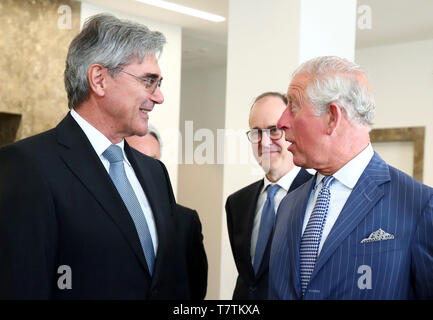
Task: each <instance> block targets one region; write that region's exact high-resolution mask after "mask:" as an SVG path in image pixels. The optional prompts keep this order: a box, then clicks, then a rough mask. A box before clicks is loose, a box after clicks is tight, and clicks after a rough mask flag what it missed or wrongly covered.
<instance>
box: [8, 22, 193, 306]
mask: <svg viewBox="0 0 433 320" xmlns="http://www.w3.org/2000/svg"><path fill="white" fill-rule="evenodd" d="M164 44H165V37H164V36H163V35H162V34H161V33H159V32H156V31H150V30H149V29H148V28H147V27H145V26H143V25H140V24H136V23H132V22H128V21H122V20H119V19H117V18H115V17H113V16H110V15H104V14H103V15H96V16H94V17H92V18H90V19H89V20H88V21H87V22H86V23H85V25H84V27H83V30H82V31H81V32H80V33H79V34H78V35H77V36H76V37H75V39H74V40H73V41H72V43H71V45H70V47H69V51H68V56H67V60H66V70H65V74H64V80H65V86H66V91H67V94H68V104H69V108H70V109H71V110H70V113H68V115H67V116H66V117H65V118H64V119H63V120H62V121H61V122H60V123H59V125H58V126H57V127H56V128H54V129H52V130H49V131H47V132H44V133H42V134H39V135H36V136H33V137H30V138H27V139H25V140H22V141H19V142H17V143H14V144H12V145H9V146H6V147H4V148H2V149H0V298H2V299H189V298H190V296H189V289H188V283H187V282H188V280H187V279H188V276H187V265H186V263H185V257H184V255H185V254H186V253H185V252H186V251H187V248H186V246H187V242H188V240H187V239H186V238H185V237H181V236H180V231H179V230H178V228H177V227H176V220H175V215H176V207H175V206H176V203H175V199H174V196H173V192H172V188H171V184H170V180H169V177H168V174H167V170H166V168H165V166H164V165H163V164H162V163H161V162H159V161H157V160H154V159H152V158H150V157H147V156H145V155H143V154H141V153H140V152H138V151H136V150H134V149H132V148H130V147H129V146H128V144H127V143H126V142H125V141H124V137H127V136H131V135H145V134H146V132H147V121H148V117H149V115H148V113H149V112H150V111H152V109H153V108H154V107H155V105H157V104H160V103H162V102H163V100H164V98H163V95H162V93H161V90H160V84H161V80H162V76H161V70H160V68H159V66H158V60H157V57H158V54H159V53H160V52H161V50H162V47H163V45H164ZM65 278H67V279H68V280H65V281H64V279H65Z"/></svg>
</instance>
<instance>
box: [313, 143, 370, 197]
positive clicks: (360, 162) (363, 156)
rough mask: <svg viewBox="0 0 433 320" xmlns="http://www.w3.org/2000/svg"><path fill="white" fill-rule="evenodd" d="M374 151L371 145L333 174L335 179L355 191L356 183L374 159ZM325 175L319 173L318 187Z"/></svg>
mask: <svg viewBox="0 0 433 320" xmlns="http://www.w3.org/2000/svg"><path fill="white" fill-rule="evenodd" d="M373 155H374V151H373V147H372V146H371V143H369V144H368V146H367V147H366V148H365V149H364V150H362V151H361V152H360V153H359V154H358V155H357V156H356V157H355V158H353V159H352V160H350V161H349V162H348V163H346V164H345V165H344V166H343V167H342V168H340V170H338V171H337V172H336V173H334V174H333V176H334V178H335V179H337V180H338V181H339V182H341V183H342V184H344V185H345V186H346V187H348V188H349V189H353V187H355V185H356V183H357V182H358V180H359V177H361V174H362V173H363V172H364V170H365V168H366V167H367V165H368V163H369V162H370V160H371V158H373ZM323 177H324V175H323V174H320V173H317V179H316V186H315V187H317V185H318V184H319V183H320V182H321V181H322V179H323Z"/></svg>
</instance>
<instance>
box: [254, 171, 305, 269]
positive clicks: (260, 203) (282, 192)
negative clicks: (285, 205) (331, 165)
mask: <svg viewBox="0 0 433 320" xmlns="http://www.w3.org/2000/svg"><path fill="white" fill-rule="evenodd" d="M299 170H301V168H300V167H296V166H294V167H293V169H292V170H290V171H289V172H288V173H286V174H285V175H284V176H282V177H281V178H280V180H278V181H277V182H271V181H269V179H268V178H267V177H266V176H265V178H264V184H263V188H262V190H261V191H260V195H259V198H258V199H257V206H256V212H255V215H254V224H253V231H252V234H251V263H253V264H254V255H255V253H256V245H257V240H258V238H259V229H260V221H261V220H262V211H263V207H264V206H265V202H266V198H267V197H268V190H267V189H266V188H267V187H268V185H270V184H278V185H279V186H280V188H279V189H278V191H277V193H276V194H275V197H274V201H275V202H274V208H275V214H277V211H278V206H279V205H280V203H281V200H283V198H284V197H285V196H286V194H287V192H289V189H290V186H291V185H292V182H293V180H295V178H296V176H297V175H298V173H299Z"/></svg>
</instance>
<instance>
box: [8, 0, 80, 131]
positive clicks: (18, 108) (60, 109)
mask: <svg viewBox="0 0 433 320" xmlns="http://www.w3.org/2000/svg"><path fill="white" fill-rule="evenodd" d="M61 5H68V6H69V7H70V8H71V19H72V20H71V22H72V23H71V27H72V28H71V29H60V28H59V27H58V21H59V19H62V12H61V13H60V14H59V13H58V12H57V10H58V8H59V7H60V6H61ZM62 21H63V20H61V22H62ZM79 28H80V3H79V2H75V1H69V0H62V1H56V0H38V1H36V0H35V1H30V0H22V1H13V0H2V1H1V2H0V34H1V36H0V53H1V54H0V83H1V86H0V97H1V99H0V112H1V111H3V112H11V113H18V114H22V120H21V125H20V127H19V130H18V133H17V137H16V138H17V139H22V138H25V137H28V136H31V135H34V134H36V133H39V132H42V131H45V130H47V129H50V128H52V127H54V126H55V125H56V124H57V123H58V122H59V121H60V120H61V119H62V118H63V117H64V116H65V114H66V113H67V112H68V107H67V97H66V91H65V89H64V84H63V71H64V68H65V59H66V54H67V51H68V47H69V43H70V42H71V40H72V38H73V37H74V36H75V35H76V34H77V33H78V32H79Z"/></svg>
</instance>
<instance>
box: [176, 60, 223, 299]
mask: <svg viewBox="0 0 433 320" xmlns="http://www.w3.org/2000/svg"><path fill="white" fill-rule="evenodd" d="M225 82H226V71H225V67H221V68H213V69H206V70H202V69H195V70H182V89H181V115H180V129H181V133H182V137H183V148H182V149H183V163H184V164H180V165H179V182H178V183H179V185H178V199H177V200H178V202H179V203H181V204H183V205H185V206H188V207H191V208H194V209H195V210H197V212H198V214H199V216H200V220H201V222H202V226H203V235H204V245H205V249H206V254H207V257H208V263H209V277H208V290H207V296H206V298H207V299H218V298H219V286H220V284H219V277H220V261H221V224H222V222H223V221H225V217H224V216H223V215H222V214H221V213H222V212H223V208H222V205H221V204H222V201H223V199H222V176H223V165H222V164H185V146H186V145H185V139H188V137H186V135H185V121H191V120H193V132H197V129H200V128H207V129H210V130H211V131H212V132H213V135H214V137H215V139H216V137H217V133H216V130H217V129H218V128H224V112H225ZM200 143H201V142H200V141H196V142H194V145H195V147H197V145H199V144H200ZM216 148H217V144H216V140H215V144H214V155H215V157H214V160H215V162H217V159H216V155H217V153H216Z"/></svg>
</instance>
